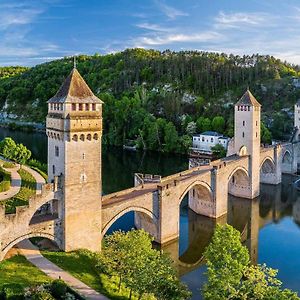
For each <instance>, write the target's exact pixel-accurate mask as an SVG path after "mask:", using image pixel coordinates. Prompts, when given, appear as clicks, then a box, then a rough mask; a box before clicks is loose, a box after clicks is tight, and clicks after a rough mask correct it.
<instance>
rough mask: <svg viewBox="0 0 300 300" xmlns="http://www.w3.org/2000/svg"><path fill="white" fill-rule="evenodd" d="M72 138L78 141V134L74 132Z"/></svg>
mask: <svg viewBox="0 0 300 300" xmlns="http://www.w3.org/2000/svg"><path fill="white" fill-rule="evenodd" d="M72 140H73V141H75V142H77V141H78V135H77V134H74V135H73V138H72Z"/></svg>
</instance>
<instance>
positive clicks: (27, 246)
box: [0, 166, 109, 300]
mask: <svg viewBox="0 0 300 300" xmlns="http://www.w3.org/2000/svg"><path fill="white" fill-rule="evenodd" d="M22 168H24V170H26V171H28V172H29V173H30V174H31V175H32V176H33V177H34V178H35V180H36V193H37V194H39V193H41V189H42V185H43V184H44V183H45V179H44V178H43V177H42V176H41V175H40V174H39V173H38V172H36V171H35V170H32V169H31V168H29V167H27V166H22ZM18 175H19V174H18ZM20 182H21V179H20ZM0 200H1V199H0ZM18 248H19V251H18V252H20V253H21V254H22V255H24V256H25V257H26V258H27V260H28V261H30V262H31V263H32V264H33V265H35V266H36V267H37V268H39V269H40V270H41V271H42V272H44V273H45V274H46V275H48V276H49V277H50V278H52V279H62V280H63V281H64V282H65V283H66V284H68V285H69V286H70V287H71V288H72V289H74V290H75V291H76V292H77V293H78V294H80V295H81V296H82V297H84V298H86V299H90V300H109V299H108V298H107V297H105V296H103V295H101V294H100V293H98V292H96V291H95V290H93V289H92V288H90V287H89V286H87V285H86V284H85V283H83V282H81V281H80V280H78V279H77V278H75V277H74V276H72V275H70V274H69V273H68V272H66V271H64V270H63V269H61V268H59V267H58V266H57V265H55V264H54V263H52V262H51V261H50V260H48V259H47V258H45V257H44V256H43V255H42V254H41V252H40V251H39V249H38V248H37V247H35V246H34V245H33V244H32V243H31V242H30V241H29V240H23V241H22V242H20V243H18Z"/></svg>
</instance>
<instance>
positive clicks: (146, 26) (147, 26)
mask: <svg viewBox="0 0 300 300" xmlns="http://www.w3.org/2000/svg"><path fill="white" fill-rule="evenodd" d="M136 27H138V28H142V29H146V30H150V31H157V32H170V31H173V29H172V28H171V27H163V26H160V25H158V24H150V23H140V24H137V25H136Z"/></svg>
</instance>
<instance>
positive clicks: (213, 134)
mask: <svg viewBox="0 0 300 300" xmlns="http://www.w3.org/2000/svg"><path fill="white" fill-rule="evenodd" d="M201 135H209V136H222V134H220V133H218V132H216V131H204V132H202V133H201Z"/></svg>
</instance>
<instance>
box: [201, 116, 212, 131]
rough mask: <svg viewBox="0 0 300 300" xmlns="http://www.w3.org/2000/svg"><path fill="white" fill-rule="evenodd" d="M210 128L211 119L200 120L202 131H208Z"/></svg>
mask: <svg viewBox="0 0 300 300" xmlns="http://www.w3.org/2000/svg"><path fill="white" fill-rule="evenodd" d="M211 129H212V127H211V121H210V119H209V118H205V119H204V120H203V122H202V131H210V130H211Z"/></svg>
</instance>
